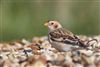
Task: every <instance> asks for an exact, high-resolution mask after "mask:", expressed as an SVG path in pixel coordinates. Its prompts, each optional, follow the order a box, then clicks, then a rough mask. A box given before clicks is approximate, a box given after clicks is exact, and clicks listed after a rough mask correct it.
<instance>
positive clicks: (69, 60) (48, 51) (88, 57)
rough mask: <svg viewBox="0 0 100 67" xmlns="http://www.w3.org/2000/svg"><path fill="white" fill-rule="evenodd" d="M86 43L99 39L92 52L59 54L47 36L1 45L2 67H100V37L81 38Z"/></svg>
mask: <svg viewBox="0 0 100 67" xmlns="http://www.w3.org/2000/svg"><path fill="white" fill-rule="evenodd" d="M79 38H81V39H82V40H84V41H88V40H91V39H97V43H93V45H92V47H91V49H90V50H87V49H81V48H76V49H72V50H70V51H67V52H59V51H57V50H56V49H55V48H53V47H52V46H51V45H50V43H49V42H48V38H47V36H43V37H33V39H31V41H29V40H26V39H22V40H21V41H14V42H10V43H0V67H100V36H94V37H86V36H83V35H81V36H79Z"/></svg>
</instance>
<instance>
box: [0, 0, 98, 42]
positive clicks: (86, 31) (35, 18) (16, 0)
mask: <svg viewBox="0 0 100 67" xmlns="http://www.w3.org/2000/svg"><path fill="white" fill-rule="evenodd" d="M47 20H57V21H59V22H61V24H62V25H63V26H64V27H65V28H67V29H69V30H70V31H72V32H73V33H75V34H82V35H88V36H90V35H99V34H100V0H0V41H1V42H2V41H11V40H20V39H23V38H28V39H30V38H32V37H34V36H45V35H47V28H46V27H44V22H45V21H47Z"/></svg>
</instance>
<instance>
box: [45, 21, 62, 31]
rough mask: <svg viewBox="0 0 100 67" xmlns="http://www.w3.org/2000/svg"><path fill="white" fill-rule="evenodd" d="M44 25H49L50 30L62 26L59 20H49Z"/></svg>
mask: <svg viewBox="0 0 100 67" xmlns="http://www.w3.org/2000/svg"><path fill="white" fill-rule="evenodd" d="M44 25H45V26H47V27H48V28H49V30H50V31H53V30H56V29H59V28H62V26H61V24H60V23H59V22H58V21H47V22H46V23H45V24H44Z"/></svg>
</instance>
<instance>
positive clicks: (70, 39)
mask: <svg viewBox="0 0 100 67" xmlns="http://www.w3.org/2000/svg"><path fill="white" fill-rule="evenodd" d="M44 25H45V26H47V27H48V40H49V42H50V44H51V45H52V47H54V48H55V49H57V50H59V51H69V50H71V49H72V48H74V47H83V48H85V47H87V45H85V44H84V42H83V41H82V40H80V39H79V38H78V37H77V36H76V35H74V34H73V33H72V32H70V31H68V30H65V29H64V28H63V27H62V25H61V24H60V23H59V22H58V21H47V22H46V23H45V24H44Z"/></svg>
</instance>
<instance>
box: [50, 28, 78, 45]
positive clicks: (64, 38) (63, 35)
mask: <svg viewBox="0 0 100 67" xmlns="http://www.w3.org/2000/svg"><path fill="white" fill-rule="evenodd" d="M49 34H50V38H51V39H52V40H54V41H57V42H64V43H68V44H75V43H76V42H77V40H76V39H75V37H74V34H73V33H71V32H70V31H67V30H65V29H64V28H60V29H57V30H54V31H52V32H50V33H49Z"/></svg>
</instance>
